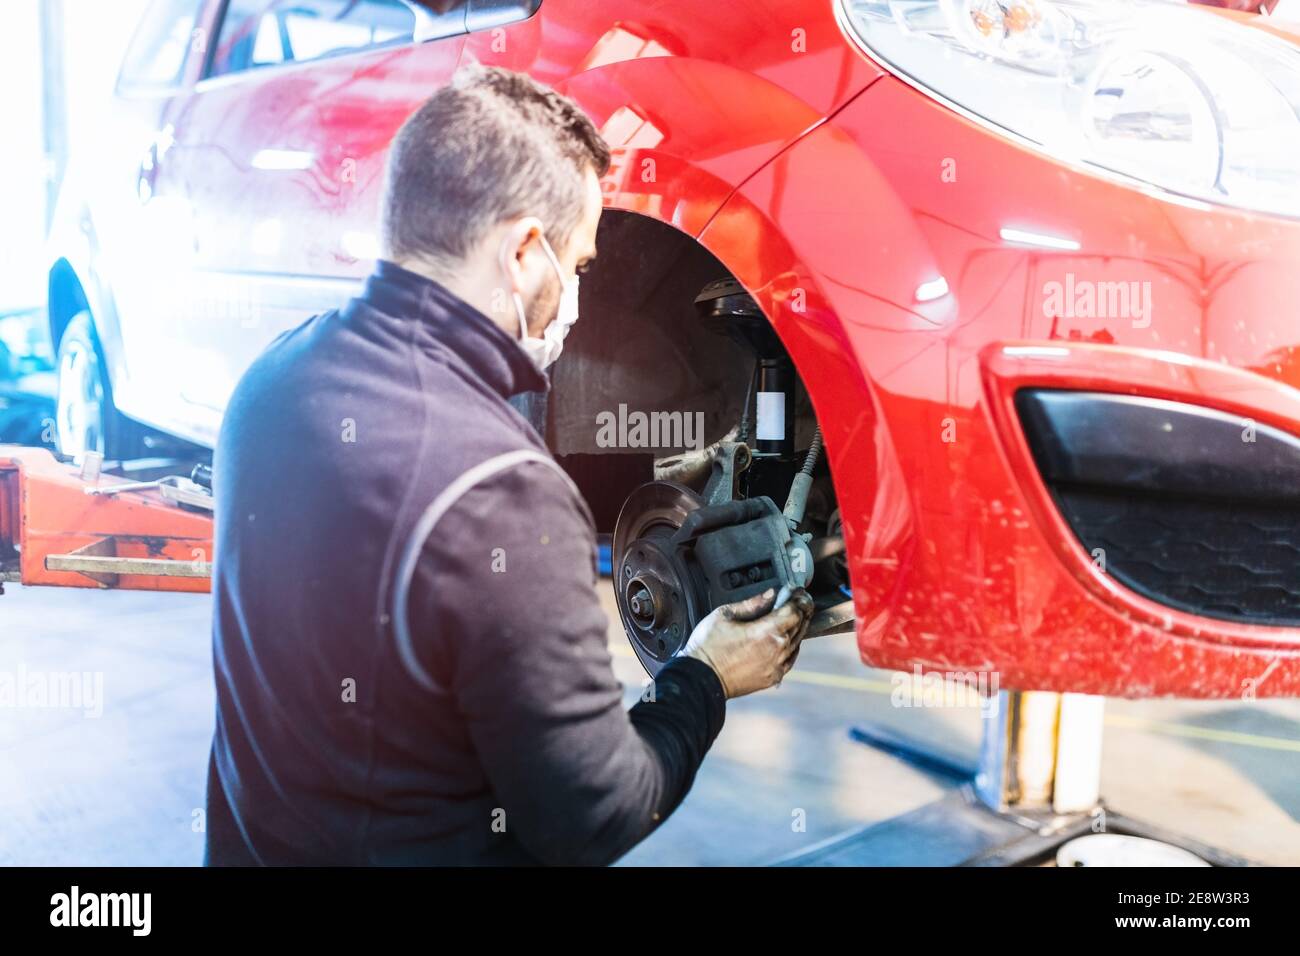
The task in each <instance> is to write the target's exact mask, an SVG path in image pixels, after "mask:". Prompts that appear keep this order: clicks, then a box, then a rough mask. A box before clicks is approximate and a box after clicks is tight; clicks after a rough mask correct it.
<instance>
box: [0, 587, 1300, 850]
mask: <svg viewBox="0 0 1300 956" xmlns="http://www.w3.org/2000/svg"><path fill="white" fill-rule="evenodd" d="M606 597H607V599H608V600H607V603H608V604H609V607H610V609H611V620H613V619H614V618H613V614H612V608H613V605H612V598H610V597H609V595H606ZM209 606H210V599H209V598H208V597H207V596H206V595H168V594H144V593H129V592H113V591H107V592H96V591H88V590H60V589H52V588H51V589H26V588H21V587H17V586H12V585H11V586H9V587H8V589H7V593H6V594H5V595H4V596H3V597H0V671H8V672H10V673H15V672H17V671H18V669H19V668H20V666H21V667H25V668H26V670H27V671H29V672H30V671H38V670H39V671H92V672H102V673H103V698H104V699H103V713H102V716H100V717H99V718H97V719H95V718H87V717H84V716H82V714H81V712H80V711H70V710H42V709H33V708H25V709H13V708H4V709H0V864H28V865H54V864H59V865H125V864H139V865H164V866H169V865H176V866H188V865H194V864H197V863H198V862H199V861H200V860H201V856H202V835H201V833H199V832H196V829H195V826H194V821H195V815H196V811H197V810H199V809H201V808H202V806H203V786H204V772H205V768H206V761H207V751H208V742H209V739H210V735H211V732H212V708H213V703H212V700H213V694H212V686H211V680H212V678H211V664H210V652H209V633H208V614H209ZM610 646H611V649H612V651H613V653H614V662H615V667H616V670H617V673H618V676H619V677H620V679H621V680H623V681H624V683H625V685H626V687H627V698H628V701H629V703H630V702H631V701H633V700H635V699H636V697H637V695H638V694H639V693H640V687H641V682H642V680H643V677H644V675H643V673H642V671H641V668H640V665H639V664H637V662H636V659H635V658H634V657H633V656H632V653H631V651H630V650H629V649H628V647H627V645H626V642H625V639H624V637H623V635H622V631H621V629H620V628H619V627H618V625H617V624H616V623H615V624H612V625H611V628H610ZM891 689H892V687H891V683H890V674H888V673H886V672H881V671H873V670H869V669H867V668H864V667H863V666H862V665H861V664H860V663H859V661H858V659H857V654H856V649H855V648H854V646H853V642H852V639H851V638H827V639H822V640H819V641H814V642H810V643H809V644H808V645H806V646H805V648H804V650H803V652H802V653H801V655H800V660H799V665H798V667H797V668H796V669H795V671H794V672H793V673H792V674H791V675H790V677H788V678H787V680H786V682H785V684H784V685H783V686H782V687H780V688H778V689H776V690H774V691H769V692H767V693H764V694H759V695H755V696H753V697H750V698H746V699H743V700H740V701H734V702H732V703H731V704H730V705H729V712H728V717H727V725H726V727H725V728H724V729H723V732H722V735H721V737H719V739H718V741H717V742H716V743H715V744H714V747H713V751H712V753H711V754H710V756H709V758H708V760H707V761H706V762H705V765H704V768H703V769H702V771H701V773H700V775H699V777H698V779H697V780H696V783H695V788H694V790H693V791H692V792H691V794H690V796H689V797H688V798H687V800H686V802H685V804H684V805H683V806H682V807H681V809H679V810H678V812H677V813H676V814H675V815H674V816H673V817H672V818H671V819H670V820H669V821H668V822H667V823H666V824H665V825H664V826H663V827H662V828H661V829H660V830H659V831H658V832H657V833H655V834H654V835H653V836H652V837H651V838H650V839H648V840H647V841H645V842H644V843H643V844H642V845H641V846H640V847H638V848H637V849H636V850H634V851H633V852H632V853H631V854H629V855H628V856H627V857H626V858H625V859H624V860H623V861H622V862H623V864H624V865H662V864H670V865H671V864H706V865H710V864H711V865H716V864H736V865H746V864H762V863H767V862H770V861H772V860H774V859H777V858H778V857H781V856H783V855H785V854H788V853H791V852H796V851H799V850H802V849H806V848H808V847H811V846H812V845H814V844H815V843H817V842H819V841H822V840H824V839H826V838H828V837H831V836H834V835H837V834H840V833H842V832H844V831H846V830H850V829H855V828H858V827H861V826H863V825H865V824H869V823H873V822H876V821H880V820H884V819H887V818H889V817H892V816H895V815H897V814H900V813H904V812H906V811H908V810H912V809H915V808H916V807H919V806H921V805H922V804H925V803H927V802H929V801H931V800H934V799H935V798H937V797H939V796H941V795H942V794H943V793H944V792H945V791H946V790H947V789H948V788H949V787H950V786H951V784H950V783H948V782H947V781H943V780H939V779H936V778H932V777H929V776H927V775H926V774H924V773H922V772H920V771H918V770H915V769H913V768H911V767H909V766H907V765H905V764H903V763H900V762H899V761H897V760H895V759H892V758H890V757H887V756H885V755H884V754H881V753H879V752H877V751H875V750H872V749H870V748H868V747H864V746H862V745H860V744H856V743H854V742H852V741H851V740H850V739H849V736H848V729H849V727H850V726H852V725H853V724H854V723H855V722H859V721H870V722H875V723H880V724H885V725H887V726H889V727H891V728H893V729H895V730H897V731H899V732H901V733H905V734H909V735H912V736H916V737H920V738H923V739H926V740H929V741H932V742H934V743H936V744H938V745H940V746H942V747H944V748H946V749H947V750H949V751H954V752H958V753H964V754H969V755H970V756H971V758H972V759H973V755H974V753H975V748H976V745H977V742H978V739H979V733H980V721H981V717H980V715H979V711H978V710H976V709H946V710H943V709H925V710H921V709H901V708H895V707H893V706H891V704H890V691H891ZM1103 792H1104V793H1105V796H1106V798H1107V800H1108V802H1109V803H1110V804H1111V805H1112V806H1113V807H1115V808H1116V809H1118V810H1121V811H1123V812H1125V813H1127V814H1129V815H1131V816H1134V817H1137V818H1139V819H1142V820H1146V821H1149V822H1152V823H1155V824H1158V825H1160V826H1162V827H1165V828H1167V829H1170V830H1173V831H1176V832H1181V833H1183V834H1186V835H1187V836H1189V837H1192V838H1194V839H1196V840H1200V841H1202V842H1204V843H1208V844H1211V845H1214V846H1217V847H1219V848H1221V849H1223V850H1227V851H1229V852H1231V853H1235V854H1238V855H1240V856H1244V857H1247V858H1250V859H1253V860H1257V861H1259V862H1263V863H1273V864H1292V865H1295V864H1300V701H1295V700H1287V701H1257V702H1246V701H1238V700H1234V701H1227V702H1190V701H1136V702H1133V701H1118V700H1116V701H1110V702H1108V703H1107V727H1106V743H1105V755H1104V766H1103ZM800 811H802V812H800ZM798 819H802V820H803V821H804V822H805V828H804V829H803V831H802V832H800V831H798V830H797V829H796V828H795V826H794V823H795V821H796V820H798Z"/></svg>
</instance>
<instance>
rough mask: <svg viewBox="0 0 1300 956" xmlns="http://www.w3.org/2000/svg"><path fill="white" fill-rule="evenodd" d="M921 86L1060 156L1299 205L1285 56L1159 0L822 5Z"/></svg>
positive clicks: (1196, 190) (1294, 103)
mask: <svg viewBox="0 0 1300 956" xmlns="http://www.w3.org/2000/svg"><path fill="white" fill-rule="evenodd" d="M835 2H836V3H837V4H838V12H839V16H840V22H841V23H842V24H843V25H844V28H845V31H846V32H847V33H848V34H849V35H850V36H852V37H854V38H855V39H856V40H857V41H858V42H859V43H860V44H861V45H862V46H863V48H864V49H865V50H866V51H867V52H868V53H870V54H871V55H873V56H874V57H875V58H876V59H878V60H880V61H881V62H882V63H883V64H885V65H886V66H887V67H889V68H890V69H891V70H892V71H894V72H895V73H897V74H899V75H901V76H903V77H905V78H907V79H908V80H910V81H911V82H912V83H913V84H915V85H916V86H918V87H921V88H922V89H923V90H925V91H926V92H928V93H930V94H932V95H934V96H936V97H938V98H940V99H942V100H945V101H947V102H949V103H951V104H953V105H955V106H957V107H960V108H962V109H965V110H967V111H968V112H970V113H972V114H974V115H976V116H978V117H981V118H983V119H984V120H987V121H988V122H990V123H993V124H996V125H997V126H1000V127H1002V128H1003V129H1004V130H1006V131H1008V132H1010V133H1012V134H1015V135H1016V136H1019V137H1021V138H1022V139H1025V140H1028V141H1029V142H1031V143H1033V144H1035V145H1037V146H1039V147H1041V148H1042V149H1044V150H1046V151H1047V152H1049V153H1051V154H1052V155H1054V156H1057V157H1059V158H1061V159H1063V160H1065V161H1068V162H1075V163H1085V164H1091V165H1093V166H1097V167H1101V168H1104V169H1108V170H1111V171H1113V172H1117V173H1121V174H1124V175H1126V176H1130V177H1133V178H1135V179H1140V180H1142V181H1144V182H1147V183H1150V184H1152V185H1154V186H1158V187H1160V188H1162V189H1165V190H1168V191H1171V192H1174V193H1179V194H1182V195H1186V196H1191V197H1196V198H1199V199H1204V200H1208V201H1211V202H1218V203H1226V204H1230V205H1235V206H1242V207H1246V208H1250V209H1259V210H1265V211H1268V212H1274V213H1282V214H1285V215H1293V216H1300V51H1298V50H1297V49H1296V48H1294V47H1292V46H1291V45H1289V44H1287V43H1285V42H1284V41H1282V40H1279V39H1277V38H1276V37H1273V36H1271V35H1268V34H1266V33H1264V32H1263V31H1260V30H1255V29H1252V28H1250V27H1247V26H1243V25H1240V24H1238V23H1234V22H1232V21H1229V20H1227V19H1225V18H1222V17H1217V16H1213V15H1210V14H1207V13H1206V12H1205V11H1201V10H1196V9H1194V8H1191V7H1188V6H1187V5H1186V4H1185V3H1180V2H1168V0H835Z"/></svg>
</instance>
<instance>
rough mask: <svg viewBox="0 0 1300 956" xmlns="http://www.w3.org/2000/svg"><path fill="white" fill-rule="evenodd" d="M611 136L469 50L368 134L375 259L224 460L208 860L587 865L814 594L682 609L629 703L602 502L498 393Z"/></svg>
mask: <svg viewBox="0 0 1300 956" xmlns="http://www.w3.org/2000/svg"><path fill="white" fill-rule="evenodd" d="M608 166H609V151H608V147H607V146H606V145H605V143H604V142H603V141H602V140H601V138H600V136H599V134H598V133H597V132H596V130H595V128H594V127H593V126H592V124H591V123H590V121H589V120H588V119H587V118H586V116H584V115H583V113H582V112H581V110H580V109H579V108H578V107H577V106H576V105H575V104H573V103H572V102H571V101H569V100H568V99H566V98H564V97H562V96H560V95H558V94H556V93H554V92H552V91H550V90H548V89H546V88H545V87H543V86H541V85H539V84H537V83H536V82H534V81H533V80H531V79H530V78H528V77H526V76H523V75H520V74H515V73H511V72H508V71H505V70H500V69H495V68H482V67H475V68H473V69H471V70H469V71H463V72H461V73H459V74H457V76H456V78H455V79H454V80H453V82H452V84H451V85H450V86H448V87H447V88H445V89H443V90H440V91H439V92H437V93H435V94H434V95H433V96H432V97H431V98H430V99H429V100H428V101H427V102H426V103H424V105H423V106H421V107H420V109H418V110H417V111H416V112H415V113H414V114H413V115H412V116H411V117H410V118H409V119H408V120H407V122H406V123H405V125H404V126H403V127H402V129H401V130H400V132H399V133H398V134H397V136H396V138H395V140H394V141H393V145H392V149H391V151H390V155H389V158H388V170H387V180H386V190H385V196H384V200H383V245H384V256H383V258H382V259H381V260H380V261H379V263H378V265H377V267H376V269H375V271H374V273H373V274H372V275H371V276H370V278H369V279H368V280H367V282H366V285H365V287H364V289H363V290H362V292H361V293H360V295H359V296H358V297H357V298H355V299H353V300H351V301H350V302H349V303H347V305H346V306H344V307H343V308H342V309H341V310H339V311H334V312H328V313H326V314H324V315H320V316H317V317H315V318H312V319H310V320H308V321H307V322H306V323H304V324H303V325H302V326H300V327H298V328H297V329H295V330H293V331H291V332H288V333H286V334H284V335H282V336H281V337H280V338H278V339H277V340H276V341H275V342H274V343H272V345H271V346H270V348H269V349H268V350H267V351H266V352H265V353H264V354H263V355H262V356H261V357H260V358H258V359H257V361H255V362H254V363H253V365H252V367H251V368H250V369H249V370H248V372H247V373H246V374H245V376H244V377H243V379H242V380H241V382H240V384H239V386H238V387H237V389H236V390H235V393H234V396H233V397H232V399H231V401H230V405H229V409H228V411H227V414H226V417H225V421H224V423H223V426H222V429H221V435H220V438H219V441H218V445H217V450H216V455H215V459H214V468H215V477H214V486H215V492H216V499H217V500H216V518H217V522H216V567H215V573H214V581H213V592H214V621H213V657H214V665H215V678H216V689H217V715H216V730H215V734H214V737H213V742H212V750H211V755H210V758H209V766H208V797H207V800H208V812H207V816H206V854H205V859H206V862H207V863H209V864H211V865H225V864H305V865H313V864H444V863H445V864H528V863H545V864H605V863H609V862H611V861H613V860H615V859H617V858H618V857H619V856H620V855H622V854H623V853H625V852H626V851H627V850H628V849H630V848H631V847H633V846H634V845H636V844H637V843H638V842H639V841H640V840H641V839H643V838H644V837H645V836H646V835H647V834H649V833H650V832H651V831H652V830H654V829H655V827H656V826H657V825H658V824H660V823H661V822H662V821H663V820H664V819H665V818H667V816H668V815H669V814H670V813H672V812H673V810H674V809H675V808H676V807H677V806H678V804H679V803H680V802H681V800H682V798H683V797H684V796H685V794H686V792H687V791H688V790H689V789H690V786H691V783H692V781H693V780H694V777H695V772H696V770H697V768H698V767H699V765H700V762H701V761H702V760H703V758H704V755H705V753H706V752H707V751H708V749H709V747H710V745H711V744H712V742H713V739H714V738H715V737H716V736H717V734H718V731H719V730H720V729H721V727H722V723H723V719H724V716H725V709H726V703H725V702H726V700H727V699H728V698H731V697H739V696H740V695H742V694H747V693H751V692H753V691H757V690H761V689H763V688H766V687H769V686H771V685H773V684H775V683H778V682H779V681H780V679H781V677H782V676H783V675H784V674H785V672H786V671H787V670H788V669H789V668H790V667H791V666H792V664H793V662H794V658H795V655H796V653H797V651H798V647H799V642H800V640H801V639H802V637H803V635H804V633H805V632H806V629H807V624H808V621H809V618H810V617H811V614H812V601H811V599H810V598H809V596H808V595H807V594H806V593H805V592H803V591H797V592H795V594H794V596H793V597H792V598H791V599H790V600H788V601H786V602H783V603H782V605H781V606H780V607H779V608H776V607H775V604H776V599H775V596H774V595H773V594H772V593H771V592H768V593H767V594H765V595H760V596H758V597H756V598H753V599H751V600H750V601H747V602H743V603H741V604H736V605H730V606H726V607H722V608H719V609H718V610H716V611H714V612H713V613H712V614H710V615H709V616H708V617H707V618H706V619H705V620H704V621H702V622H701V623H700V624H699V626H698V627H697V628H696V630H695V631H694V633H693V634H692V635H691V638H690V640H689V642H688V643H687V645H686V647H685V649H684V651H683V653H682V654H681V655H680V656H679V657H678V658H677V659H675V660H674V661H672V662H671V663H670V664H669V665H668V666H667V667H666V668H665V669H664V670H663V671H662V672H661V673H660V675H659V676H658V678H657V679H656V681H655V682H654V684H652V685H651V687H650V688H649V689H648V690H647V692H646V693H645V694H643V696H642V700H641V701H640V702H639V703H637V704H636V705H635V706H634V707H632V709H631V710H630V711H628V710H625V709H624V708H623V704H622V686H621V684H620V683H619V681H618V680H617V679H615V677H614V673H613V670H612V666H611V659H610V655H609V651H608V647H607V628H608V620H607V616H606V613H605V611H604V610H603V609H602V607H601V604H600V601H599V599H598V596H597V592H596V584H597V576H596V562H595V541H594V528H593V524H592V519H591V515H590V512H589V511H588V509H587V506H586V504H585V502H584V501H583V500H582V498H581V497H580V496H579V494H578V492H577V489H576V488H575V487H574V486H573V484H572V482H571V481H570V480H569V478H568V477H567V475H565V473H564V472H563V471H562V470H561V469H560V467H559V466H558V465H557V464H556V463H555V461H554V459H552V458H551V457H550V455H549V453H548V452H547V450H546V446H545V445H544V443H543V442H542V440H541V438H540V437H539V436H538V434H537V432H536V431H535V430H534V429H533V428H532V427H531V426H530V425H528V424H527V423H526V422H525V420H524V419H523V417H521V415H520V414H519V413H518V412H516V411H515V410H514V409H513V408H512V407H511V406H510V405H509V404H508V402H507V400H508V399H509V398H510V397H511V396H512V395H516V394H518V393H521V392H528V391H542V390H545V389H546V388H547V379H546V377H545V376H544V374H543V369H544V368H545V367H546V366H547V365H548V364H549V363H551V362H553V361H554V360H555V358H556V356H557V355H558V354H559V352H560V349H561V346H562V342H563V338H564V334H565V332H566V331H567V329H568V327H569V326H570V325H571V324H572V323H573V321H574V320H576V319H577V291H578V279H577V272H578V271H580V270H581V269H582V268H583V267H584V266H585V265H586V264H588V263H589V262H590V261H591V260H592V258H593V256H594V255H595V240H596V227H597V224H598V222H599V219H600V213H601V192H600V185H599V177H600V176H601V175H603V174H604V173H605V172H606V170H607V169H608Z"/></svg>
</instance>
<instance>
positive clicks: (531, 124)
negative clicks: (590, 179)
mask: <svg viewBox="0 0 1300 956" xmlns="http://www.w3.org/2000/svg"><path fill="white" fill-rule="evenodd" d="M587 167H591V168H592V169H593V170H594V171H595V173H596V175H597V176H603V175H604V174H605V172H606V171H607V170H608V169H609V147H608V146H607V145H606V144H605V141H604V140H603V139H601V136H600V134H599V133H598V132H597V131H596V128H595V127H594V126H593V125H592V123H591V120H589V119H588V118H587V116H586V114H584V113H583V112H582V110H581V109H580V108H579V107H578V105H577V104H576V103H574V102H573V101H572V100H570V99H569V98H568V97H565V96H561V95H560V94H559V93H556V92H555V91H554V90H551V89H549V88H547V87H545V86H543V85H542V84H540V83H538V82H537V81H535V80H533V79H532V78H531V77H529V76H526V75H524V74H522V73H514V72H512V71H510V70H504V69H501V68H500V67H482V66H475V67H469V68H467V69H463V70H460V71H458V72H457V74H456V75H455V77H453V79H452V82H451V84H450V85H449V86H447V87H445V88H443V89H441V90H439V91H438V92H436V93H434V94H433V95H432V96H431V97H429V99H428V100H426V101H425V103H424V105H423V106H421V107H420V108H419V109H418V110H416V111H415V112H414V113H412V114H411V116H410V117H409V118H408V119H407V120H406V122H405V123H404V124H403V125H402V128H401V129H400V130H399V131H398V133H397V136H396V137H395V138H394V139H393V145H392V148H391V150H390V151H389V155H388V176H387V184H386V187H385V192H384V209H383V213H384V215H383V235H384V246H385V253H386V255H388V256H389V257H390V258H393V259H407V258H414V259H419V260H423V261H426V262H428V263H430V264H431V265H443V266H452V265H454V264H455V263H456V262H460V261H462V260H463V259H464V258H465V257H466V256H467V255H468V254H469V252H470V250H471V249H472V248H473V247H474V246H475V245H476V244H477V243H478V242H479V241H480V240H481V239H482V238H483V236H484V235H486V233H487V232H488V230H490V229H491V228H492V227H493V226H495V225H496V224H498V223H500V222H503V221H506V220H509V219H516V218H518V217H520V216H538V217H540V218H541V220H542V222H543V223H544V224H545V227H546V238H547V240H548V241H549V242H550V243H551V245H552V246H553V247H554V248H555V249H556V250H560V249H564V248H566V247H567V245H568V242H569V239H570V237H571V236H572V235H573V231H574V229H576V228H577V226H578V222H579V221H580V220H581V218H582V209H583V202H584V198H585V190H584V174H585V171H586V169H587Z"/></svg>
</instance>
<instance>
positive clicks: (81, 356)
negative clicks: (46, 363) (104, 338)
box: [56, 341, 104, 458]
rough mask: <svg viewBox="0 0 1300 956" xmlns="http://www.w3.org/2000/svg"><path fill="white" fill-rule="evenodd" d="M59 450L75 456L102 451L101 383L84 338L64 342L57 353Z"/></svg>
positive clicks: (102, 408)
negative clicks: (81, 340)
mask: <svg viewBox="0 0 1300 956" xmlns="http://www.w3.org/2000/svg"><path fill="white" fill-rule="evenodd" d="M58 396H59V397H58V408H57V415H58V418H57V421H56V424H57V427H58V440H59V450H60V451H61V452H63V454H65V455H71V456H73V457H74V458H76V457H80V456H82V455H84V454H85V453H86V452H87V451H97V452H99V453H100V454H103V452H104V385H103V381H102V380H101V378H100V373H99V358H98V356H96V355H95V352H94V349H93V348H91V347H90V346H89V345H88V344H87V343H85V342H78V341H72V342H67V343H65V344H64V348H63V349H62V354H61V355H60V356H59V391H58Z"/></svg>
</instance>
